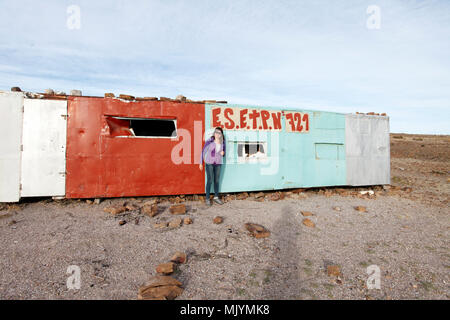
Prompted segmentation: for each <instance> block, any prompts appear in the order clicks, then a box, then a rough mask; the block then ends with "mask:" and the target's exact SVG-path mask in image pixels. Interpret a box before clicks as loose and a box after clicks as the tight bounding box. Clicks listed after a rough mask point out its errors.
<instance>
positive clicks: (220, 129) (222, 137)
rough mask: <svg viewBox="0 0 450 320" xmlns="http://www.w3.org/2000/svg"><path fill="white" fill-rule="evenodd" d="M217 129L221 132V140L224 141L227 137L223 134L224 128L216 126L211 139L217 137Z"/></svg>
mask: <svg viewBox="0 0 450 320" xmlns="http://www.w3.org/2000/svg"><path fill="white" fill-rule="evenodd" d="M216 130H219V131H220V133H221V137H220V142H221V143H222V142H223V140H224V139H225V137H224V136H223V130H222V128H221V127H215V128H214V132H213V134H212V136H211V139H215V136H214V133H215V132H216Z"/></svg>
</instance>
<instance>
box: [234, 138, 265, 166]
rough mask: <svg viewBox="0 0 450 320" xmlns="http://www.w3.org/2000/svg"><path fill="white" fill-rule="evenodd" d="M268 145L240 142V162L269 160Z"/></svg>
mask: <svg viewBox="0 0 450 320" xmlns="http://www.w3.org/2000/svg"><path fill="white" fill-rule="evenodd" d="M266 152H267V143H266V142H262V141H256V142H238V144H237V153H238V160H240V161H241V162H242V161H245V162H247V161H258V160H260V159H262V160H264V159H267V153H266Z"/></svg>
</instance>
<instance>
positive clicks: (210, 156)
mask: <svg viewBox="0 0 450 320" xmlns="http://www.w3.org/2000/svg"><path fill="white" fill-rule="evenodd" d="M221 151H223V152H225V138H223V141H222V146H221V149H220V150H219V152H218V153H216V143H215V142H214V137H211V138H209V139H208V140H206V143H205V146H204V147H203V150H202V157H201V159H200V163H203V159H205V163H209V164H222V163H223V161H222V155H221V154H220V152H221ZM223 156H225V155H223Z"/></svg>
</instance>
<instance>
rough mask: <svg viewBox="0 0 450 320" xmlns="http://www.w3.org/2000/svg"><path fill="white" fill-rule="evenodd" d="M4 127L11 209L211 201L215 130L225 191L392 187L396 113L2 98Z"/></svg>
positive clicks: (2, 185) (1, 145)
mask: <svg viewBox="0 0 450 320" xmlns="http://www.w3.org/2000/svg"><path fill="white" fill-rule="evenodd" d="M0 117H1V119H2V120H3V123H4V125H3V126H1V127H0V131H1V132H2V134H3V135H2V136H3V137H8V138H7V139H2V140H0V176H1V177H2V178H1V179H0V201H1V202H17V201H19V200H20V198H22V197H35V196H52V197H66V198H101V197H131V196H152V195H181V194H204V193H205V183H206V177H205V171H204V169H203V170H202V171H201V170H198V165H199V159H200V158H201V151H202V145H203V144H204V142H205V139H206V138H208V137H210V136H211V130H213V129H214V128H215V127H221V128H222V129H223V132H224V136H225V138H226V150H227V152H226V155H225V156H224V159H223V166H222V167H223V168H222V173H221V176H220V192H221V193H230V192H241V191H259V190H261V191H262V190H281V189H290V188H308V187H325V186H362V185H366V186H367V185H383V184H389V183H390V150H389V117H387V116H386V115H385V114H381V115H379V114H374V113H371V114H345V113H336V112H326V111H318V110H307V109H299V108H292V107H287V106H283V107H274V106H264V107H262V106H249V105H240V104H227V103H226V102H225V101H223V102H217V101H211V100H206V101H191V100H189V99H186V98H184V97H182V98H179V99H169V98H159V99H158V98H135V97H132V96H127V95H120V96H119V97H117V98H116V97H114V95H113V94H105V97H91V96H79V95H77V96H75V95H63V94H61V95H55V94H36V93H33V94H32V93H28V92H6V91H0ZM236 177H240V178H239V179H236Z"/></svg>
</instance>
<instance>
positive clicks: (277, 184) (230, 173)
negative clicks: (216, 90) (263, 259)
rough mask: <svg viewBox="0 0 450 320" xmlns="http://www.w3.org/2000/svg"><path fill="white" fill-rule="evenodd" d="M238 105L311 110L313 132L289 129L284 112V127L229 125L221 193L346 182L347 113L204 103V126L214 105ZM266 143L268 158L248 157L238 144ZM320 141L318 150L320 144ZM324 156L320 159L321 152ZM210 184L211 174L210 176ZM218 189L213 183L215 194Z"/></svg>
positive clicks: (249, 106)
mask: <svg viewBox="0 0 450 320" xmlns="http://www.w3.org/2000/svg"><path fill="white" fill-rule="evenodd" d="M214 107H222V108H223V107H231V108H234V107H238V108H252V109H253V108H256V109H263V110H269V111H297V112H301V113H308V115H309V119H310V124H309V132H307V133H299V132H287V130H286V128H285V118H284V116H282V121H281V123H282V130H281V131H278V132H275V131H258V130H255V131H254V130H248V131H240V130H226V129H225V128H224V129H223V130H224V135H225V138H226V143H227V146H226V147H227V153H226V156H225V159H224V165H223V166H222V171H221V179H220V187H219V192H221V193H222V192H240V191H258V190H274V189H286V188H301V187H320V186H337V185H345V184H346V165H345V164H346V161H345V114H340V113H334V112H325V111H314V110H305V109H297V108H292V107H271V106H252V105H235V104H210V103H207V104H205V108H206V110H205V130H206V131H208V130H211V108H214ZM246 142H247V143H250V142H261V143H262V144H263V145H264V149H265V152H266V157H265V158H260V159H252V160H246V161H245V160H243V159H242V158H240V157H239V156H238V146H239V145H244V146H241V149H242V148H244V150H245V143H246ZM317 145H319V147H318V148H319V149H318V150H317V148H316V146H317ZM317 152H319V155H323V157H320V156H319V158H317V157H316V153H317ZM205 183H206V177H205ZM212 192H213V188H211V193H212Z"/></svg>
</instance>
